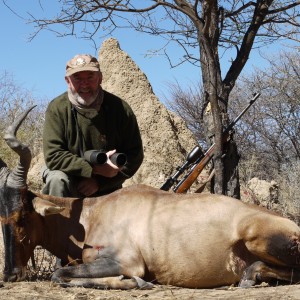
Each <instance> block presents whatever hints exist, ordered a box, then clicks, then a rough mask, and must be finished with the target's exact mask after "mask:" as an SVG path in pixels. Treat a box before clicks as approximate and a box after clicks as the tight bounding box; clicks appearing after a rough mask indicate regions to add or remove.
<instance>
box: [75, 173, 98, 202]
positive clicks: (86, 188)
mask: <svg viewBox="0 0 300 300" xmlns="http://www.w3.org/2000/svg"><path fill="white" fill-rule="evenodd" d="M98 189H99V186H98V182H97V180H96V179H95V178H93V177H92V178H82V179H81V180H80V182H79V184H78V191H79V192H80V193H81V194H83V195H84V196H86V197H89V196H91V195H93V194H95V193H96V192H97V191H98Z"/></svg>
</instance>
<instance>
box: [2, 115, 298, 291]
mask: <svg viewBox="0 0 300 300" xmlns="http://www.w3.org/2000/svg"><path fill="white" fill-rule="evenodd" d="M27 113H28V112H26V113H25V114H24V115H23V116H22V117H21V118H20V119H19V120H18V121H17V122H16V123H15V124H13V126H12V127H10V128H9V129H8V131H7V133H6V135H5V137H6V140H7V141H8V144H9V146H10V147H11V148H14V149H15V150H17V151H16V152H17V153H18V154H19V155H20V163H19V165H18V167H17V168H16V169H14V170H13V171H12V172H11V171H10V170H9V169H8V168H7V167H6V165H5V163H4V162H3V161H1V160H0V214H1V222H2V230H3V236H4V245H5V269H4V281H19V280H23V279H24V278H25V268H26V264H27V262H28V260H29V258H30V256H31V255H32V253H33V250H34V248H35V246H37V245H41V246H42V247H44V248H45V249H47V250H49V251H50V252H52V253H53V254H54V255H56V256H57V257H59V258H61V259H62V261H63V262H64V263H65V264H68V266H65V267H63V268H61V269H58V270H56V271H55V273H54V274H53V277H52V280H53V281H54V282H57V283H59V284H61V285H63V286H85V287H98V288H122V289H130V288H135V287H140V288H151V287H152V284H148V283H147V282H146V281H152V282H156V283H159V284H170V285H175V286H180V287H190V288H210V287H217V286H221V285H231V284H239V285H240V286H242V287H248V286H252V285H254V284H256V282H259V281H269V280H270V279H276V280H285V281H289V282H298V281H300V271H299V267H300V249H299V248H300V247H299V244H300V242H299V238H300V228H299V227H298V226H297V225H296V224H295V223H294V222H292V221H291V220H288V219H286V218H283V217H281V216H278V215H276V214H274V213H271V212H269V211H267V210H265V209H262V208H259V207H257V206H249V205H246V204H244V203H242V202H241V201H238V200H236V199H233V198H229V197H226V196H222V195H211V194H203V195H201V194H200V195H199V194H175V193H170V192H165V191H162V190H159V189H155V188H152V187H149V186H145V185H134V186H130V187H128V188H124V189H121V190H119V191H116V192H114V193H112V194H109V195H106V196H102V197H98V198H85V199H74V198H57V197H51V196H47V195H40V194H37V193H33V192H30V191H28V190H27V186H26V176H27V172H28V168H29V164H30V160H31V154H30V150H29V148H28V147H26V146H24V145H23V144H22V143H20V142H19V141H18V140H17V138H16V130H17V128H18V126H19V125H20V123H21V121H22V120H23V119H24V117H25V116H26V114H27ZM142 278H143V279H145V280H146V281H144V280H143V279H142Z"/></svg>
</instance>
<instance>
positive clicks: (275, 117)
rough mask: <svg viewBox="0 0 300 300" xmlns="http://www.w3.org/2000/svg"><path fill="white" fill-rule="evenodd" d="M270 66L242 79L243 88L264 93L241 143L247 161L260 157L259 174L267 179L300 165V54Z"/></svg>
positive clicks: (243, 130) (247, 120) (241, 134)
mask: <svg viewBox="0 0 300 300" xmlns="http://www.w3.org/2000/svg"><path fill="white" fill-rule="evenodd" d="M269 64H270V67H269V68H267V69H265V70H259V69H257V70H256V72H255V74H254V75H253V76H251V77H250V78H242V80H243V82H244V84H243V85H240V88H242V86H243V87H244V88H247V87H248V88H251V87H253V86H257V87H259V88H260V90H262V91H263V96H262V97H261V99H260V100H259V103H258V105H257V106H256V107H255V112H256V113H255V117H253V115H252V116H251V115H248V116H245V118H244V120H243V126H242V127H241V128H239V132H238V140H239V141H240V146H241V147H243V150H242V151H241V152H242V153H244V156H245V157H244V159H245V160H249V159H250V157H249V156H250V155H254V156H255V157H257V158H258V160H259V164H258V165H257V171H258V172H259V173H260V174H261V176H263V177H264V179H272V178H275V177H276V175H277V174H280V173H281V172H282V171H283V170H286V169H288V168H291V167H292V165H294V164H296V163H299V162H300V139H299V136H300V126H299V119H300V55H299V53H297V52H293V53H292V52H283V53H281V54H280V55H278V56H277V57H275V58H274V57H273V58H272V60H270V61H269ZM257 74H259V77H258V76H257ZM233 108H236V106H233ZM245 149H247V151H246V150H245Z"/></svg>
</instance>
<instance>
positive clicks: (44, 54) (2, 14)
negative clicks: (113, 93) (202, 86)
mask: <svg viewBox="0 0 300 300" xmlns="http://www.w3.org/2000/svg"><path fill="white" fill-rule="evenodd" d="M45 2H47V1H45ZM45 2H42V3H45ZM8 3H9V4H10V5H11V6H12V7H13V8H14V10H15V11H16V12H17V13H18V14H19V15H20V16H23V17H24V18H27V17H28V16H27V15H26V12H31V13H33V14H36V15H37V16H40V17H41V14H40V13H41V10H40V7H39V6H38V1H36V0H26V1H21V0H8ZM49 3H50V4H49ZM54 3H55V2H52V1H50V2H48V4H49V5H50V6H51V9H52V10H53V8H54V6H55V5H54V6H53V5H52V4H54ZM0 28H1V29H0V30H1V55H0V73H2V72H3V71H7V72H9V73H11V74H12V75H13V77H14V79H15V81H16V83H17V84H18V85H20V86H21V87H22V88H25V89H28V90H30V91H32V93H33V95H34V96H36V97H38V98H41V99H45V100H46V101H47V100H50V99H52V98H54V97H55V96H57V95H59V94H60V93H62V92H64V91H65V89H66V84H65V81H64V71H65V64H66V61H68V60H69V59H70V58H71V57H73V56H74V55H75V54H78V53H91V54H93V55H95V56H97V51H98V50H95V48H94V45H93V43H92V42H90V41H86V40H82V39H76V38H74V37H65V38H58V37H56V36H55V35H54V34H53V33H51V32H47V31H42V32H41V33H40V34H39V35H38V36H37V37H36V38H35V39H33V40H32V41H31V42H29V41H28V37H29V36H30V34H31V33H32V32H33V31H34V29H33V27H32V25H30V24H27V23H26V21H25V20H24V19H21V18H19V17H17V16H16V15H15V14H13V13H12V12H11V11H10V10H8V9H7V7H6V6H5V5H4V4H3V2H2V1H1V2H0ZM113 37H115V38H117V39H118V41H119V43H120V47H121V49H122V50H124V51H125V52H127V53H128V54H129V56H130V57H131V58H132V59H133V60H134V61H135V63H136V64H137V65H138V66H139V67H140V68H141V70H142V71H143V72H144V73H145V74H146V76H147V77H148V79H149V81H150V83H151V85H152V87H153V90H154V92H155V94H156V95H157V96H158V97H159V98H160V99H161V100H163V97H164V95H166V96H167V95H168V83H170V82H175V80H177V81H178V82H180V84H182V85H185V86H189V85H192V84H196V83H197V82H199V81H200V72H199V69H198V68H197V67H194V66H192V65H190V64H184V65H181V66H179V67H176V68H171V67H170V65H169V63H168V61H167V60H166V58H165V57H163V56H154V57H147V56H145V54H146V53H147V50H149V49H153V48H155V47H157V46H159V45H158V43H159V40H158V39H157V38H151V37H149V36H148V35H143V34H138V33H135V32H133V31H131V32H128V31H127V32H125V31H124V30H123V31H119V32H118V33H117V34H116V35H114V36H113ZM104 40H105V39H99V40H98V45H97V47H98V49H99V48H100V46H101V44H102V42H103V41H104ZM172 51H173V54H174V57H175V56H176V51H177V49H176V48H174V49H172ZM254 62H255V64H256V65H258V64H259V66H262V64H263V60H262V59H260V58H259V56H258V55H257V53H254V52H253V53H252V54H251V57H250V59H249V61H248V64H247V68H246V69H245V72H251V71H252V69H253V64H254ZM225 64H226V62H225Z"/></svg>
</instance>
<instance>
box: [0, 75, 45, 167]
mask: <svg viewBox="0 0 300 300" xmlns="http://www.w3.org/2000/svg"><path fill="white" fill-rule="evenodd" d="M35 104H39V105H38V106H37V107H36V108H35V109H34V111H33V113H32V114H31V115H30V116H28V118H27V119H26V121H24V126H22V129H20V130H19V135H22V136H23V137H22V139H23V140H25V141H26V143H27V144H28V145H30V146H31V149H32V151H33V155H35V154H37V153H39V152H40V150H41V137H42V128H43V123H44V111H45V104H43V103H42V101H38V100H37V99H35V98H34V97H33V96H32V93H31V92H30V91H28V90H26V89H23V88H22V87H21V86H20V85H18V84H17V82H16V81H15V80H14V77H13V75H12V74H10V73H8V72H6V71H4V72H3V73H2V74H0V137H1V138H0V152H1V154H2V155H3V157H5V158H6V161H7V162H14V161H15V159H12V157H16V154H15V153H12V151H10V149H9V148H8V146H7V144H6V143H5V141H4V139H3V137H2V134H3V132H4V130H5V128H6V127H7V124H12V123H13V121H14V120H15V118H16V117H18V116H19V115H20V114H21V113H22V112H24V111H25V110H26V109H27V108H29V107H30V106H33V105H35ZM10 167H11V166H10Z"/></svg>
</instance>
